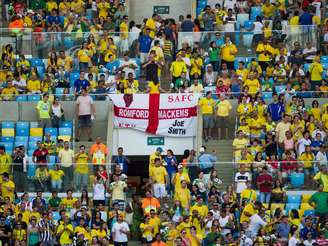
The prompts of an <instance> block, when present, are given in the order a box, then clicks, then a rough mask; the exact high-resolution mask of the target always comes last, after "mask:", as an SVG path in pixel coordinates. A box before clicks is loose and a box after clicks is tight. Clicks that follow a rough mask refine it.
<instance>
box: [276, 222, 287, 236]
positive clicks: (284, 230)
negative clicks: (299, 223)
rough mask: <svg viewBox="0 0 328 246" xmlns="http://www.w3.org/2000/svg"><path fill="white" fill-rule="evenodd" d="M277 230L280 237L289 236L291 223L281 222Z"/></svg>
mask: <svg viewBox="0 0 328 246" xmlns="http://www.w3.org/2000/svg"><path fill="white" fill-rule="evenodd" d="M277 232H278V235H279V236H280V237H283V238H288V235H289V232H290V225H289V224H285V223H280V224H279V225H278V227H277Z"/></svg>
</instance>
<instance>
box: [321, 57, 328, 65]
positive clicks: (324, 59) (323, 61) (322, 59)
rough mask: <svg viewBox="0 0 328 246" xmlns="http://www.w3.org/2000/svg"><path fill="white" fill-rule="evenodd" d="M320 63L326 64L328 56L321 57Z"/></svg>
mask: <svg viewBox="0 0 328 246" xmlns="http://www.w3.org/2000/svg"><path fill="white" fill-rule="evenodd" d="M320 60H321V63H328V56H321V58H320Z"/></svg>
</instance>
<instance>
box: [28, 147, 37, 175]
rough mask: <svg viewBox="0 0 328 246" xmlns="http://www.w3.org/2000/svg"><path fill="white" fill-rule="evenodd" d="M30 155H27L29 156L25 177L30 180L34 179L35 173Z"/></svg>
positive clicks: (34, 166)
mask: <svg viewBox="0 0 328 246" xmlns="http://www.w3.org/2000/svg"><path fill="white" fill-rule="evenodd" d="M32 155H33V152H32ZM32 155H30V154H29V156H30V157H29V158H28V162H29V165H28V166H27V177H28V178H30V179H31V178H34V176H35V171H36V165H35V164H34V162H33V161H32Z"/></svg>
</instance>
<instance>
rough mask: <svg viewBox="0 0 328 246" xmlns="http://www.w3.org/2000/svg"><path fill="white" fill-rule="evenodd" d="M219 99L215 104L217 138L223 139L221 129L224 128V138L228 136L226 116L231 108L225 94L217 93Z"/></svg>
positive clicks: (227, 116)
mask: <svg viewBox="0 0 328 246" xmlns="http://www.w3.org/2000/svg"><path fill="white" fill-rule="evenodd" d="M219 97H220V100H219V101H218V102H217V104H216V105H215V107H216V116H217V127H218V139H223V138H224V137H223V134H222V129H224V136H225V138H226V139H228V137H229V133H228V126H229V123H228V118H229V115H230V111H231V109H232V106H231V103H230V102H229V101H228V100H226V96H225V95H224V94H223V93H221V94H220V95H219Z"/></svg>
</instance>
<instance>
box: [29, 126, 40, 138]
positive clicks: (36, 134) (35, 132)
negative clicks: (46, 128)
mask: <svg viewBox="0 0 328 246" xmlns="http://www.w3.org/2000/svg"><path fill="white" fill-rule="evenodd" d="M30 136H31V137H42V136H43V129H42V128H31V129H30Z"/></svg>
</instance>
